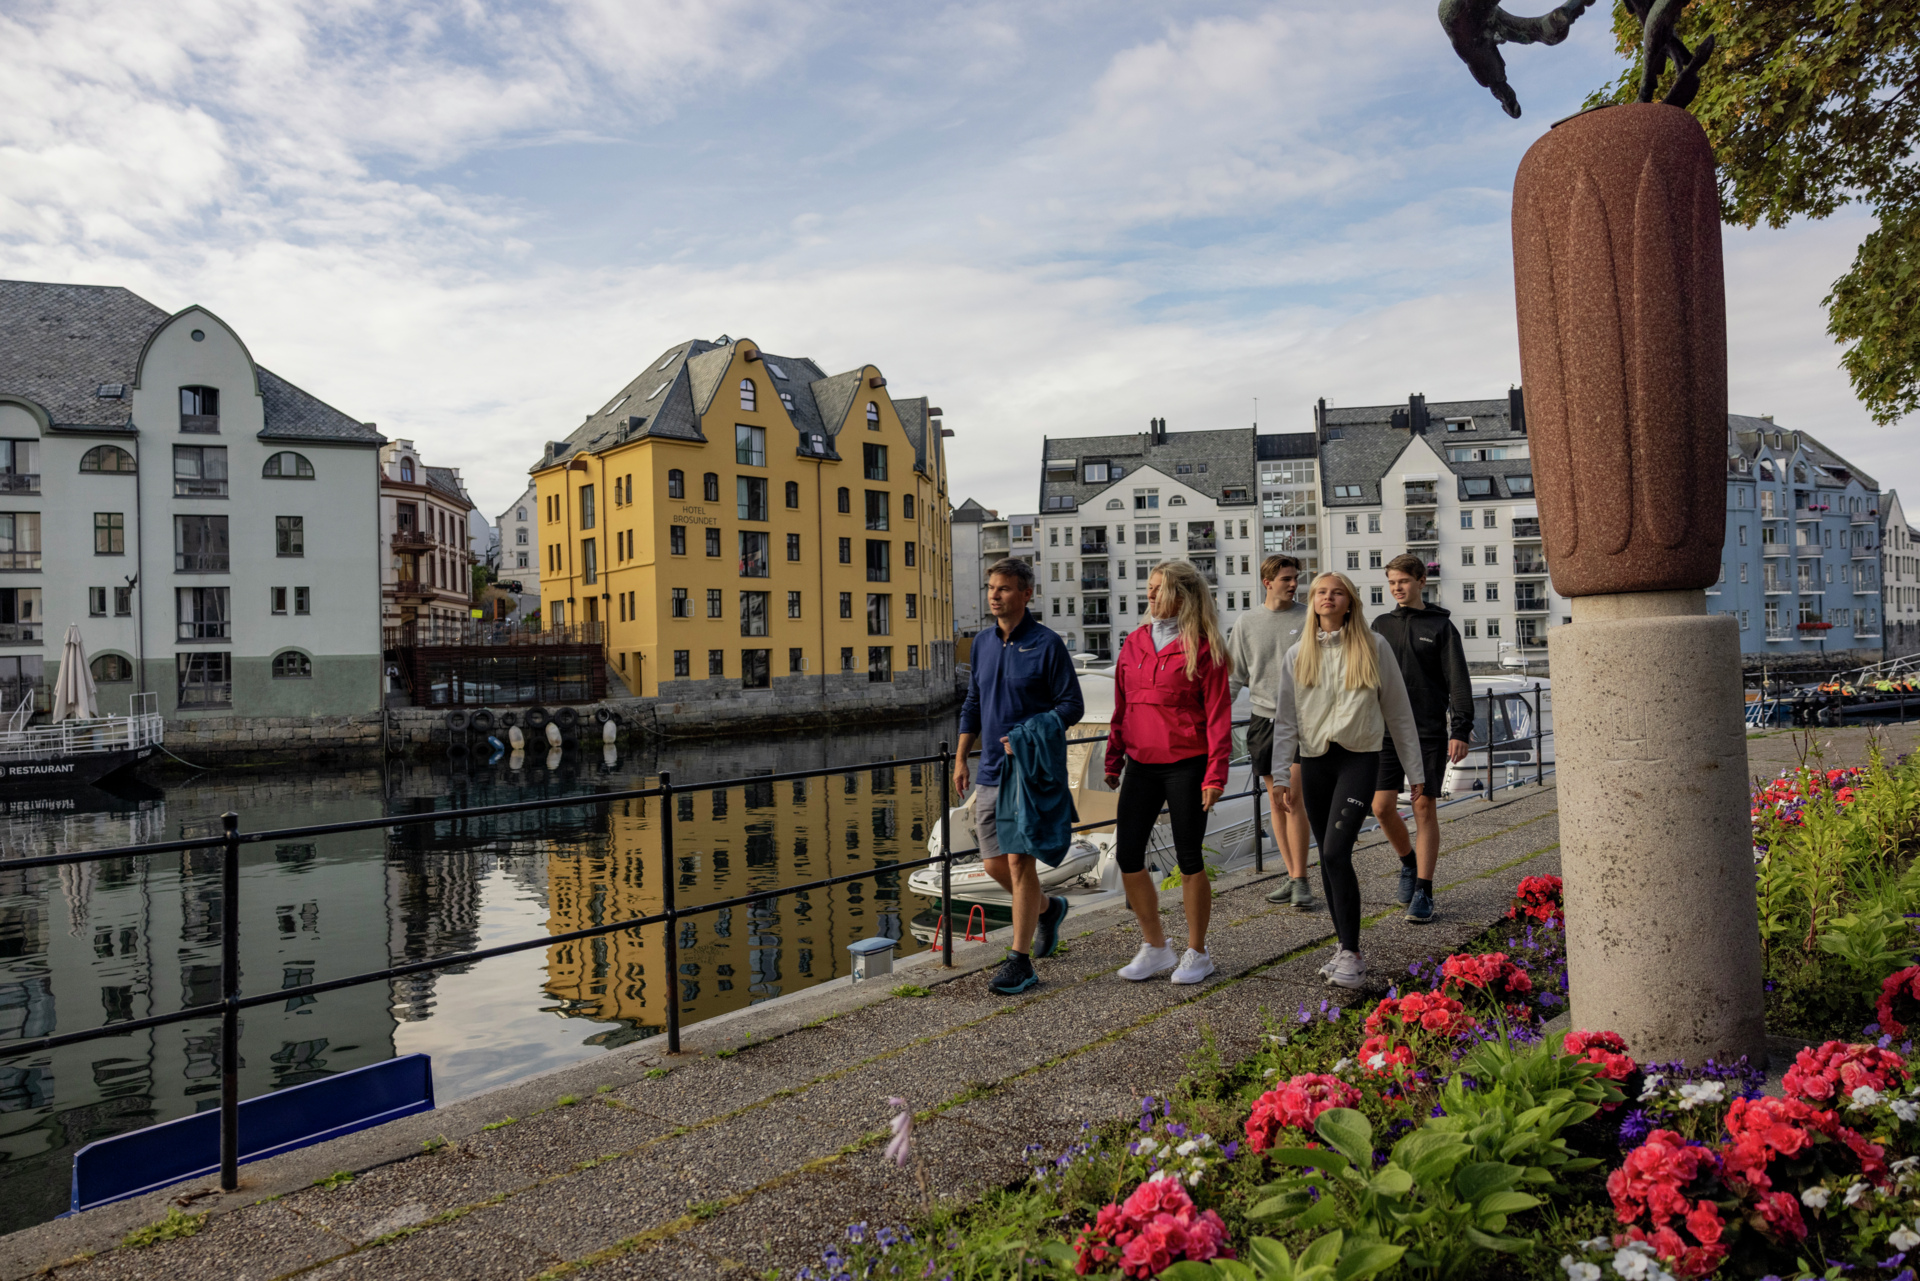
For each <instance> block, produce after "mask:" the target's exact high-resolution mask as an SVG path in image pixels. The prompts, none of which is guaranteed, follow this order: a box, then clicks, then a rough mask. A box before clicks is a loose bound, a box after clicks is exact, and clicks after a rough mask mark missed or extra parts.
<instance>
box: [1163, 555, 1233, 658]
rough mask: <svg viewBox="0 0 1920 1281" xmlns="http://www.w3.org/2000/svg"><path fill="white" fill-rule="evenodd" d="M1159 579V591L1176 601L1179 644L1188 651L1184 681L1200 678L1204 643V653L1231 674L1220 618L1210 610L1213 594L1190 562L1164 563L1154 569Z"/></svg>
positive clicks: (1175, 612)
mask: <svg viewBox="0 0 1920 1281" xmlns="http://www.w3.org/2000/svg"><path fill="white" fill-rule="evenodd" d="M1153 572H1154V573H1155V574H1158V575H1159V576H1160V589H1161V590H1162V591H1167V590H1171V591H1172V592H1173V598H1174V601H1175V602H1176V607H1175V609H1174V614H1173V617H1174V621H1175V622H1177V623H1179V624H1180V645H1181V647H1182V648H1184V649H1185V650H1186V651H1187V679H1188V680H1197V679H1199V676H1200V643H1201V642H1202V641H1205V642H1206V646H1207V654H1208V656H1209V657H1210V658H1211V659H1212V660H1213V661H1214V662H1215V663H1218V664H1219V665H1220V666H1221V667H1223V668H1224V669H1225V670H1226V673H1227V675H1228V676H1229V677H1231V676H1232V675H1233V659H1232V658H1231V657H1230V656H1229V655H1228V654H1227V645H1226V642H1225V641H1223V640H1221V639H1220V619H1219V616H1218V615H1217V614H1215V613H1214V609H1213V592H1212V591H1211V590H1210V589H1209V588H1208V587H1207V583H1206V580H1205V579H1203V578H1201V577H1200V571H1199V570H1197V569H1195V568H1194V567H1193V563H1192V562H1191V561H1184V560H1163V561H1161V562H1160V563H1159V564H1158V565H1155V566H1154V567H1153Z"/></svg>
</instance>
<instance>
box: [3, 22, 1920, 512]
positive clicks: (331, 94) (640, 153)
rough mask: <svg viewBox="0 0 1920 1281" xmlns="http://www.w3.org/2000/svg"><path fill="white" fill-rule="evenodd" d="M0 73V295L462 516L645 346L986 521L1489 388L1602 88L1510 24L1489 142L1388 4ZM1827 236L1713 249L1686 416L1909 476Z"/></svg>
mask: <svg viewBox="0 0 1920 1281" xmlns="http://www.w3.org/2000/svg"><path fill="white" fill-rule="evenodd" d="M1535 7H1536V8H1543V7H1545V5H1544V0H1541V3H1540V4H1538V5H1536V6H1535ZM1520 8H1523V9H1524V8H1525V6H1524V5H1521V6H1520ZM1526 11H1527V12H1531V11H1532V10H1531V9H1527V10H1526ZM0 47H5V48H7V49H8V51H9V57H8V74H7V75H6V76H4V77H0V276H5V277H9V278H15V279H28V280H57V281H71V282H80V283H88V284H116V285H124V286H126V287H127V288H130V289H132V290H134V291H135V292H137V293H139V294H141V295H143V296H145V297H147V298H149V299H151V300H152V301H153V302H155V303H157V304H158V305H160V306H162V307H165V308H167V309H168V310H177V309H179V308H181V307H185V306H187V305H189V304H195V303H198V304H201V305H204V306H206V307H208V308H210V309H211V310H213V311H214V312H215V313H216V314H218V315H220V316H221V317H222V318H223V319H225V320H226V321H227V322H228V323H229V324H231V325H233V326H234V327H235V328H236V330H237V331H238V332H239V333H240V334H241V335H242V337H243V338H245V340H246V342H247V344H248V346H249V348H250V349H251V350H252V351H253V352H254V353H255V355H256V357H257V358H258V359H260V360H261V361H262V363H264V364H266V365H267V366H269V367H270V368H272V369H274V370H276V371H277V372H279V373H281V374H282V375H284V376H286V377H288V378H290V379H292V380H293V381H294V382H296V383H299V384H300V385H301V386H303V387H305V388H306V389H307V390H309V391H311V392H312V393H314V394H315V395H317V396H319V397H321V398H322V399H323V400H326V401H328V402H329V403H331V404H334V405H336V406H338V407H339V408H341V409H342V410H344V411H346V412H347V413H349V414H351V415H353V416H354V417H356V418H359V419H362V420H366V421H373V422H377V423H378V424H379V427H380V430H381V431H383V432H384V433H386V434H387V435H388V436H390V437H397V438H408V439H411V440H413V441H414V442H415V443H416V445H417V446H418V447H419V448H420V449H421V450H422V452H423V454H424V456H425V457H426V459H427V461H429V462H430V463H433V464H435V465H440V466H455V467H458V468H460V469H461V472H462V474H463V475H464V476H465V477H466V479H467V482H468V488H469V490H470V492H471V493H472V495H473V497H474V499H475V501H476V502H477V503H478V504H479V505H480V507H481V508H482V510H483V511H485V512H486V513H487V514H488V515H490V516H497V515H498V514H499V513H500V512H501V511H502V510H504V509H505V508H506V507H507V506H508V505H510V504H511V503H512V501H513V500H514V499H515V498H516V497H517V496H518V495H519V493H520V492H521V491H522V490H523V489H524V488H525V486H526V483H527V468H528V466H529V465H530V464H531V463H532V462H533V461H534V460H535V459H536V458H537V456H538V455H539V453H540V449H541V445H542V443H543V442H544V441H546V440H549V439H557V438H559V437H562V436H564V435H566V434H567V433H568V432H569V431H571V430H572V429H573V428H574V427H576V426H578V425H579V424H580V422H581V421H582V420H583V419H584V418H585V417H586V416H587V415H588V414H590V413H592V412H594V411H595V410H597V409H599V408H601V407H603V406H604V405H605V403H606V402H607V401H608V399H609V398H610V397H611V396H612V395H613V394H614V393H615V392H616V391H618V390H619V389H620V388H621V387H622V386H624V385H625V384H626V383H627V382H628V381H629V380H631V379H632V377H633V376H634V375H635V374H636V373H638V372H639V371H640V369H641V368H643V367H644V365H645V363H646V362H647V361H648V360H650V359H652V358H654V357H655V356H656V355H657V354H658V353H660V352H662V351H664V350H665V349H666V348H667V347H669V346H671V345H673V344H675V343H678V342H681V341H683V340H685V339H686V338H689V337H702V338H708V339H712V338H717V337H718V336H720V335H721V334H730V335H732V336H734V337H751V338H753V339H754V340H756V341H757V342H759V343H761V344H763V345H764V346H766V347H767V348H768V349H769V350H771V351H774V352H778V353H782V354H788V355H794V356H808V357H812V358H813V359H814V360H815V361H817V362H818V363H819V364H820V365H821V366H822V367H823V368H824V369H826V370H828V371H829V372H837V371H839V370H843V369H848V368H853V367H856V366H859V365H862V364H873V365H876V366H878V367H879V368H880V369H881V370H882V371H883V372H884V373H885V374H886V375H887V377H888V380H889V385H890V387H891V389H892V391H893V392H894V394H896V395H901V396H914V395H923V394H924V395H928V396H931V397H932V399H933V402H934V403H935V404H936V405H939V406H940V407H942V408H943V409H945V411H946V423H947V425H948V427H949V428H951V429H952V430H953V431H954V433H955V435H954V438H953V439H952V440H950V441H949V442H948V446H949V451H950V452H949V459H950V463H951V467H952V473H953V488H952V498H953V501H954V503H955V504H956V505H958V504H959V502H960V501H961V500H963V499H964V498H966V497H969V496H971V497H974V498H977V499H978V500H979V501H980V502H982V503H984V504H985V505H987V506H989V507H995V508H997V509H999V510H1000V511H1001V512H1002V514H1008V513H1011V512H1017V511H1026V510H1031V509H1032V507H1033V505H1034V503H1035V495H1036V494H1037V492H1038V489H1039V458H1040V442H1041V438H1042V437H1043V436H1073V435H1089V434H1106V433H1112V432H1117V431H1128V430H1142V429H1144V427H1145V424H1146V422H1147V420H1148V419H1149V418H1155V417H1163V418H1165V419H1166V420H1167V424H1168V427H1169V428H1170V429H1172V430H1175V431H1180V430H1195V429H1202V428H1217V427H1237V426H1245V425H1247V424H1249V423H1251V422H1253V421H1255V417H1254V415H1255V405H1256V401H1257V404H1258V415H1259V418H1258V421H1259V423H1260V425H1261V427H1262V429H1263V430H1284V431H1299V430H1306V429H1307V428H1308V427H1309V426H1310V425H1311V416H1310V415H1311V406H1312V403H1313V401H1314V399H1315V398H1316V397H1319V396H1325V397H1326V398H1327V399H1328V401H1329V402H1330V403H1332V404H1335V405H1361V404H1385V403H1390V402H1396V401H1402V400H1404V399H1405V398H1406V396H1407V395H1408V394H1409V393H1412V392H1420V393H1423V394H1425V395H1426V396H1427V397H1428V399H1429V400H1454V399H1467V398H1479V397H1488V396H1498V395H1500V394H1501V393H1503V392H1504V391H1505V390H1506V388H1507V387H1508V386H1509V385H1510V384H1512V383H1515V382H1517V381H1518V380H1519V376H1520V375H1519V358H1518V354H1517V349H1516V345H1515V342H1516V340H1515V331H1514V316H1513V285H1512V262H1511V252H1510V238H1509V231H1508V213H1509V201H1510V194H1511V186H1512V175H1513V172H1514V168H1515V166H1516V165H1517V164H1518V162H1519V160H1520V157H1521V155H1522V154H1523V153H1524V152H1525V150H1526V148H1527V147H1528V145H1530V144H1531V143H1532V142H1533V141H1534V140H1535V139H1536V138H1537V137H1539V136H1540V134H1541V133H1543V132H1544V131H1545V130H1546V128H1547V127H1548V126H1549V125H1550V124H1551V123H1552V122H1553V121H1554V120H1556V119H1558V118H1560V117H1561V116H1564V115H1566V114H1568V113H1570V112H1572V111H1574V110H1576V109H1577V108H1578V106H1579V103H1580V101H1581V100H1582V99H1583V98H1584V97H1585V95H1586V94H1587V93H1588V92H1589V91H1590V90H1591V89H1593V88H1594V87H1596V86H1598V85H1600V84H1602V83H1604V82H1606V81H1608V80H1610V79H1611V78H1612V77H1613V76H1614V75H1615V74H1617V72H1618V69H1619V63H1618V59H1617V57H1616V55H1615V54H1614V52H1613V49H1612V40H1611V35H1610V32H1609V31H1608V29H1607V25H1606V15H1605V12H1604V8H1596V9H1595V10H1593V11H1590V12H1589V13H1588V15H1587V16H1586V17H1585V18H1584V19H1583V20H1582V21H1581V22H1579V23H1577V24H1576V25H1575V28H1574V31H1573V33H1572V35H1571V36H1570V37H1569V39H1568V40H1567V42H1566V43H1565V44H1563V45H1560V46H1558V47H1555V48H1540V47H1531V48H1514V47H1512V46H1509V47H1508V48H1507V50H1506V56H1507V62H1508V67H1509V74H1510V78H1511V80H1512V83H1513V85H1514V87H1515V89H1516V91H1517V92H1518V93H1519V96H1520V100H1521V103H1522V105H1523V107H1524V109H1525V114H1524V116H1523V117H1522V118H1521V119H1519V120H1512V119H1509V118H1508V117H1507V116H1506V115H1505V114H1503V113H1502V112H1501V111H1500V109H1499V106H1498V104H1497V103H1496V102H1495V101H1494V100H1493V98H1492V97H1491V95H1489V94H1488V93H1487V92H1486V91H1485V90H1484V89H1481V88H1480V87H1479V86H1478V85H1476V84H1474V82H1473V81H1472V79H1471V77H1470V76H1469V74H1468V73H1467V71H1466V69H1465V68H1464V67H1463V66H1462V65H1461V64H1460V63H1459V62H1458V61H1457V60H1456V58H1455V57H1454V55H1453V52H1452V49H1451V47H1450V46H1449V45H1448V44H1447V41H1446V39H1445V36H1444V34H1443V33H1442V32H1441V30H1440V26H1439V24H1438V22H1437V21H1436V19H1435V15H1434V9H1433V5H1432V3H1431V2H1430V0H1286V2H1285V3H1281V4H1271V3H1268V4H1260V3H1250V2H1249V3H1235V2H1233V0H1205V2H1203V0H1162V3H1159V4H1157V5H1152V6H1148V5H1143V4H1137V3H1130V2H1127V0H1104V2H1102V3H1094V0H1023V2H1022V3H1019V4H1013V3H1003V2H1002V0H974V2H973V3H968V4H963V5H962V4H953V5H950V4H942V3H939V2H938V0H922V2H921V3H917V4H884V3H872V2H864V0H752V2H751V3H749V2H748V0H575V2H574V3H569V4H561V3H553V4H547V3H519V4H502V3H490V2H488V0H382V2H381V3H378V4H375V3H370V2H368V0H325V2H324V3H321V2H319V0H253V2H251V3H242V2H241V0H170V2H169V3H168V4H165V5H156V4H151V3H136V2H135V0H63V2H60V3H47V2H45V0H12V2H11V3H9V4H8V5H7V6H5V7H4V9H0ZM1868 225H1869V224H1868V222H1867V220H1866V219H1865V218H1864V216H1863V215H1860V214H1858V213H1854V212H1851V211H1842V213H1840V214H1838V215H1836V216H1835V217H1833V218H1830V219H1828V220H1826V221H1824V222H1818V223H1805V222H1801V223H1796V224H1793V225H1790V226H1788V227H1786V228H1783V229H1781V230H1777V231H1772V230H1756V231H1747V230H1736V229H1728V230H1727V231H1726V233H1725V247H1726V255H1727V281H1728V314H1729V348H1730V362H1731V370H1730V373H1731V397H1730V402H1731V403H1730V408H1731V409H1732V410H1734V411H1735V412H1738V413H1750V414H1773V415H1774V416H1775V418H1776V420H1777V421H1779V422H1780V423H1781V424H1782V425H1784V426H1788V427H1795V428H1801V429H1804V430H1806V431H1809V432H1811V433H1813V434H1814V435H1816V436H1818V437H1819V438H1820V439H1822V440H1823V441H1825V442H1826V443H1827V444H1828V445H1829V446H1830V447H1832V448H1833V449H1835V450H1837V451H1838V452H1839V453H1840V454H1841V455H1842V456H1844V457H1846V458H1848V459H1849V460H1850V461H1852V462H1853V463H1854V464H1855V465H1856V466H1858V467H1860V468H1862V469H1864V470H1865V471H1867V472H1868V473H1869V474H1870V475H1872V476H1873V477H1874V478H1875V479H1877V480H1878V481H1879V482H1880V484H1881V485H1882V486H1883V487H1894V486H1903V487H1905V488H1907V489H1909V490H1915V488H1916V487H1920V474H1916V462H1915V458H1916V457H1917V456H1920V451H1915V450H1913V449H1912V448H1911V446H1910V445H1907V446H1906V447H1903V446H1902V444H1901V442H1903V441H1907V440H1909V429H1910V427H1911V425H1912V424H1911V422H1910V421H1909V422H1908V423H1903V424H1900V425H1897V426H1895V427H1893V428H1881V427H1877V426H1875V425H1874V424H1873V423H1872V421H1871V419H1870V418H1869V417H1868V416H1867V415H1866V413H1865V412H1863V411H1862V410H1861V408H1860V407H1859V405H1858V403H1857V402H1856V401H1855V399H1854V397H1853V395H1852V393H1851V390H1850V389H1849V387H1848V384H1847V380H1846V377H1845V375H1844V374H1843V373H1842V372H1841V370H1840V368H1839V363H1838V362H1839V355H1840V351H1839V348H1837V347H1836V346H1835V345H1834V344H1833V342H1832V340H1831V339H1829V338H1828V337H1827V335H1826V332H1825V323H1826V322H1825V315H1824V312H1823V309H1822V308H1821V306H1820V300H1821V298H1822V297H1823V296H1824V295H1825V293H1826V291H1827V288H1828V286H1829V285H1830V283H1831V282H1832V281H1833V280H1834V279H1835V278H1836V277H1838V276H1839V275H1840V274H1841V273H1842V272H1843V271H1845V270H1846V268H1847V265H1848V263H1849V261H1850V260H1851V258H1852V253H1853V247H1854V246H1855V244H1857V243H1858V241H1859V239H1860V237H1861V236H1862V235H1863V234H1864V232H1865V231H1866V230H1867V228H1868Z"/></svg>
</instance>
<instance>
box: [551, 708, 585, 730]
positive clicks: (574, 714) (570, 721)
mask: <svg viewBox="0 0 1920 1281" xmlns="http://www.w3.org/2000/svg"><path fill="white" fill-rule="evenodd" d="M553 719H554V720H556V721H559V722H560V728H561V729H572V728H574V727H575V726H577V725H578V724H579V723H580V713H579V712H578V711H576V710H574V709H573V708H571V707H563V708H561V709H560V710H559V711H557V712H555V713H554V714H553Z"/></svg>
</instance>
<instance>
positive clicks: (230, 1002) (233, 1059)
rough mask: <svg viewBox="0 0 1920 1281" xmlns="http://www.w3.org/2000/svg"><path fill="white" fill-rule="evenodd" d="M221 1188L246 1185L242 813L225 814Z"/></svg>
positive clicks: (221, 845)
mask: <svg viewBox="0 0 1920 1281" xmlns="http://www.w3.org/2000/svg"><path fill="white" fill-rule="evenodd" d="M220 826H221V828H222V829H224V833H225V834H224V835H223V836H222V838H221V842H220V852H221V861H220V997H221V1010H220V1190H221V1191H222V1192H231V1191H233V1190H234V1189H235V1188H237V1187H239V1186H240V1006H239V1000H240V816H239V815H238V814H236V813H234V812H233V811H232V810H228V811H227V812H226V813H225V814H222V815H221V816H220Z"/></svg>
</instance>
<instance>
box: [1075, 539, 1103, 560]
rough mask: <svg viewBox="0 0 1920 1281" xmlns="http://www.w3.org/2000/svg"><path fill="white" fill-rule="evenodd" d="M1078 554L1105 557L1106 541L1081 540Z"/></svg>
mask: <svg viewBox="0 0 1920 1281" xmlns="http://www.w3.org/2000/svg"><path fill="white" fill-rule="evenodd" d="M1080 554H1081V555H1082V556H1105V555H1106V554H1107V540H1106V539H1104V538H1097V539H1093V540H1091V541H1089V540H1088V539H1085V538H1083V539H1081V540H1080Z"/></svg>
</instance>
